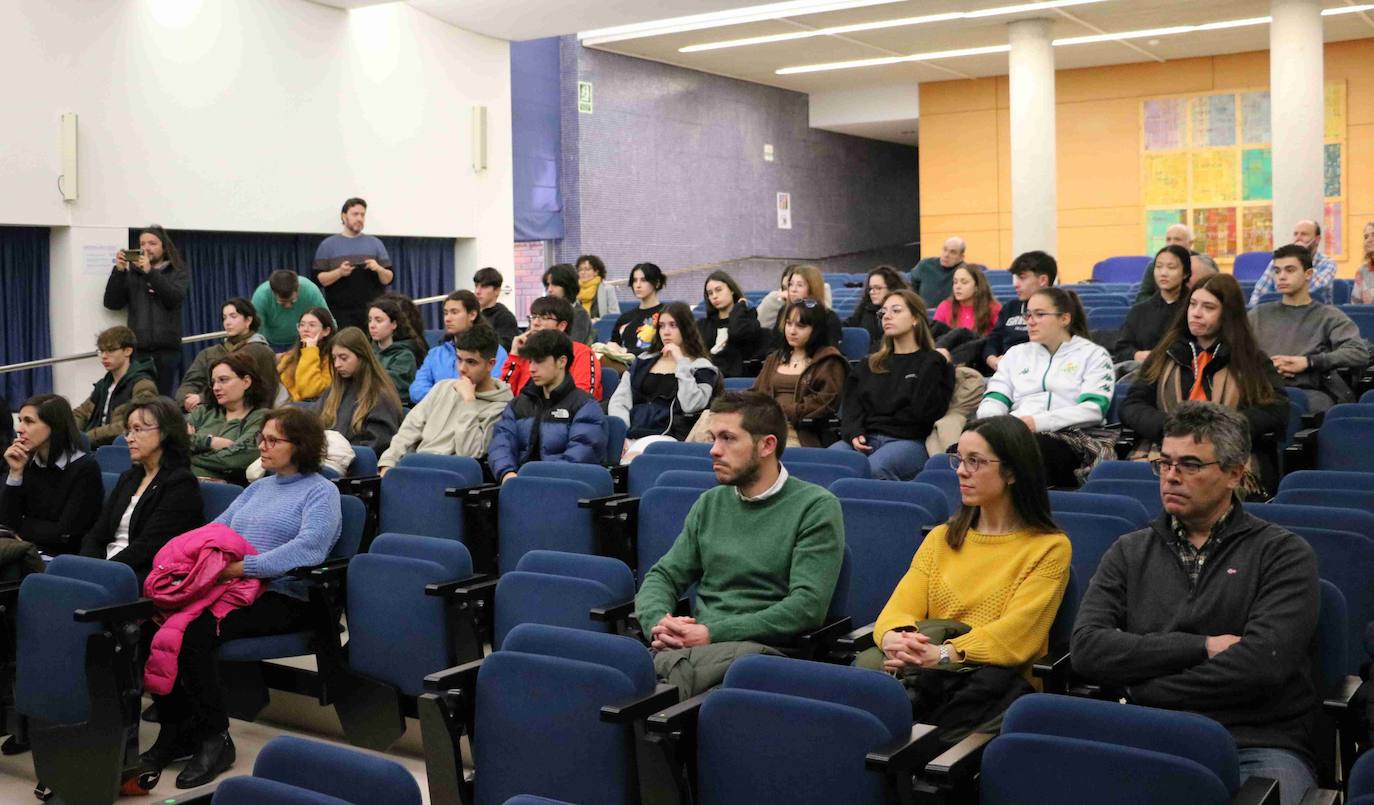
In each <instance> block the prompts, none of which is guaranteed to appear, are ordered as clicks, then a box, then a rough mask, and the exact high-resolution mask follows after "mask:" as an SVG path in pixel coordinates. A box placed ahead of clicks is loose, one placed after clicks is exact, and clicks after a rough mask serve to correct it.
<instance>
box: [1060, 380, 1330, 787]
mask: <svg viewBox="0 0 1374 805" xmlns="http://www.w3.org/2000/svg"><path fill="white" fill-rule="evenodd" d="M1249 457H1250V428H1249V425H1248V424H1247V422H1246V420H1245V417H1243V416H1241V415H1240V414H1239V413H1237V412H1235V411H1233V410H1231V409H1229V408H1225V407H1223V406H1221V405H1218V404H1216V403H1212V402H1187V403H1184V404H1183V405H1181V406H1179V407H1178V409H1177V410H1176V411H1175V412H1174V413H1173V415H1172V416H1170V417H1169V419H1168V420H1167V421H1166V422H1165V424H1164V440H1163V443H1162V444H1161V449H1160V457H1159V459H1157V460H1156V461H1154V462H1151V463H1152V466H1153V468H1154V470H1155V473H1156V474H1158V475H1159V492H1160V497H1161V498H1162V499H1163V503H1164V512H1163V513H1162V514H1161V515H1160V516H1159V518H1157V519H1156V520H1155V521H1154V522H1153V523H1151V525H1150V527H1149V528H1145V529H1142V530H1140V531H1135V532H1132V533H1130V534H1126V535H1125V536H1123V537H1121V538H1120V539H1118V540H1117V541H1116V543H1115V544H1113V545H1112V547H1111V548H1110V549H1108V551H1107V553H1106V555H1105V556H1103V558H1102V561H1101V563H1100V564H1099V565H1098V567H1097V572H1096V573H1095V574H1094V575H1093V578H1092V584H1091V585H1090V586H1089V588H1088V591H1087V593H1086V594H1085V595H1084V596H1083V602H1082V604H1081V605H1080V607H1079V610H1078V620H1077V622H1076V623H1075V624H1074V631H1073V646H1072V648H1073V669H1074V672H1075V673H1077V674H1081V675H1083V676H1085V677H1087V678H1088V679H1090V680H1093V681H1096V682H1099V683H1101V684H1103V685H1105V686H1109V687H1111V688H1114V689H1118V690H1121V691H1122V692H1124V694H1125V695H1126V696H1127V697H1128V698H1129V699H1130V700H1131V701H1132V702H1134V703H1136V704H1141V705H1145V706H1148V707H1161V708H1165V709H1169V710H1187V711H1191V712H1194V713H1200V714H1202V715H1204V716H1207V717H1209V718H1212V719H1214V720H1216V721H1218V722H1219V723H1221V725H1222V726H1224V727H1226V728H1227V729H1228V730H1229V731H1230V732H1231V735H1232V736H1233V737H1234V738H1235V741H1236V745H1237V747H1239V749H1240V772H1241V778H1242V780H1244V778H1246V777H1250V776H1256V777H1268V778H1271V779H1276V780H1278V781H1279V786H1280V796H1281V799H1282V802H1283V804H1284V805H1290V803H1292V804H1293V805H1296V803H1298V802H1300V801H1301V800H1302V798H1303V795H1304V794H1305V793H1306V791H1307V790H1308V789H1309V788H1311V787H1313V786H1314V785H1315V784H1316V783H1315V775H1314V774H1313V766H1312V763H1313V761H1312V755H1311V748H1310V747H1311V745H1312V740H1311V739H1312V729H1313V722H1314V719H1315V717H1316V715H1317V707H1318V702H1317V695H1316V691H1315V688H1314V686H1313V681H1312V679H1311V676H1310V673H1311V668H1310V666H1311V646H1312V636H1313V633H1314V631H1315V629H1316V625H1317V611H1318V608H1319V597H1318V586H1317V561H1316V557H1315V556H1314V554H1313V552H1312V549H1311V547H1309V546H1308V544H1307V543H1306V542H1305V541H1303V540H1302V539H1301V538H1299V537H1298V536H1296V535H1294V534H1293V533H1291V532H1289V531H1287V530H1285V529H1283V528H1280V527H1278V526H1276V525H1272V524H1270V523H1266V522H1264V521H1263V520H1260V519H1258V518H1256V517H1254V516H1252V515H1250V514H1248V513H1246V512H1245V511H1244V509H1243V507H1242V505H1241V502H1240V498H1239V496H1238V495H1237V490H1238V489H1239V488H1240V486H1241V480H1242V478H1243V477H1244V475H1245V467H1246V462H1247V461H1248V459H1249Z"/></svg>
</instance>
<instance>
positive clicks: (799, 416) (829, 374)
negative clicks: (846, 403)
mask: <svg viewBox="0 0 1374 805" xmlns="http://www.w3.org/2000/svg"><path fill="white" fill-rule="evenodd" d="M781 365H782V352H781V351H780V350H775V351H774V352H772V353H771V354H769V356H768V360H766V361H764V363H763V369H761V370H760V371H759V376H758V377H757V378H756V379H755V380H754V391H761V392H763V393H764V394H768V395H770V396H775V395H776V391H775V390H774V385H775V378H776V377H777V376H778V368H779V367H780V366H781ZM848 374H849V362H848V361H846V360H845V359H844V355H842V354H841V353H840V351H839V350H838V349H836V348H834V347H821V348H820V349H819V350H817V351H816V355H815V357H814V358H812V359H811V365H810V366H808V367H806V370H805V371H803V372H802V373H801V376H800V377H799V378H798V379H797V393H796V396H795V397H794V398H793V401H792V403H790V404H787V405H783V407H782V413H783V416H785V417H787V422H788V424H790V425H791V426H792V427H793V429H795V430H796V431H797V438H798V439H799V440H800V441H801V443H802V445H803V446H805V447H820V446H821V444H820V439H819V438H818V437H817V435H816V433H814V432H813V431H810V430H802V429H800V428H798V427H797V423H798V422H800V421H801V420H803V419H809V418H812V417H830V416H834V415H835V414H836V412H838V411H839V410H840V396H841V395H842V394H843V393H844V380H845V377H847V376H848Z"/></svg>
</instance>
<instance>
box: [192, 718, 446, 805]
mask: <svg viewBox="0 0 1374 805" xmlns="http://www.w3.org/2000/svg"><path fill="white" fill-rule="evenodd" d="M169 801H178V802H179V801H181V799H180V798H176V799H174V800H169ZM342 802H375V803H386V805H420V803H421V802H422V800H421V797H420V786H419V785H418V784H417V783H416V782H415V777H414V776H412V775H411V773H410V772H409V771H407V770H406V769H405V767H404V766H402V765H401V764H399V763H397V762H396V761H394V760H388V759H386V758H382V757H377V756H376V755H370V754H367V753H364V752H359V751H357V750H353V749H346V748H344V747H341V746H333V745H331V744H326V743H322V742H320V741H308V740H306V739H304V738H297V737H294V736H291V735H281V736H278V737H276V738H273V739H272V740H270V741H268V742H267V745H266V746H264V747H263V748H262V751H261V752H259V753H258V757H257V759H256V760H255V761H254V762H253V774H252V775H251V776H239V777H229V778H226V779H224V780H223V781H221V782H220V784H219V785H218V786H217V787H216V789H215V794H214V799H213V803H214V805H306V803H342Z"/></svg>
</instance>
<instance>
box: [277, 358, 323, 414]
mask: <svg viewBox="0 0 1374 805" xmlns="http://www.w3.org/2000/svg"><path fill="white" fill-rule="evenodd" d="M277 374H278V375H279V376H280V377H281V383H282V385H283V386H285V387H286V390H287V391H288V392H290V394H291V399H292V400H295V401H297V402H300V401H301V400H313V399H315V398H316V397H318V396H320V395H321V394H323V393H324V392H325V390H326V389H328V388H329V382H330V378H331V375H330V369H329V365H328V363H325V364H321V363H320V348H319V347H301V353H300V356H299V357H298V358H297V359H296V365H295V366H290V367H288V366H287V365H286V355H282V356H281V358H280V359H279V360H278V361H277Z"/></svg>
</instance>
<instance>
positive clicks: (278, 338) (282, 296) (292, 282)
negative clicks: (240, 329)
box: [253, 268, 329, 352]
mask: <svg viewBox="0 0 1374 805" xmlns="http://www.w3.org/2000/svg"><path fill="white" fill-rule="evenodd" d="M253 307H254V308H257V311H258V315H259V316H261V317H262V329H261V332H262V336H263V338H266V339H267V343H268V345H270V346H271V347H272V349H273V351H275V352H285V351H286V350H288V349H291V347H292V346H294V345H295V343H296V324H297V322H299V321H300V320H301V316H302V315H304V314H305V312H306V311H307V310H309V309H310V308H312V307H322V308H324V309H326V310H328V309H329V306H328V305H326V304H325V303H324V294H323V293H321V292H320V287H319V286H318V285H316V284H315V283H313V282H311V281H310V280H308V279H306V278H305V277H301V276H298V275H297V274H296V272H294V271H292V270H290V269H287V268H279V269H277V270H276V271H273V272H272V276H270V277H268V278H267V282H264V283H263V284H261V285H259V286H258V287H257V289H256V290H254V291H253Z"/></svg>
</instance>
